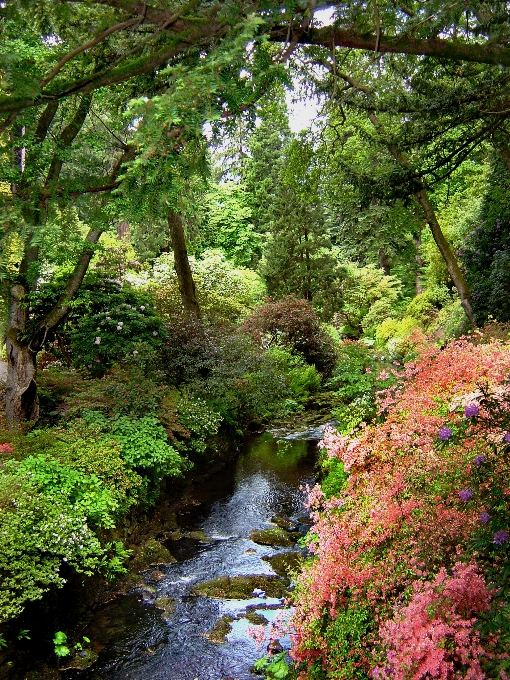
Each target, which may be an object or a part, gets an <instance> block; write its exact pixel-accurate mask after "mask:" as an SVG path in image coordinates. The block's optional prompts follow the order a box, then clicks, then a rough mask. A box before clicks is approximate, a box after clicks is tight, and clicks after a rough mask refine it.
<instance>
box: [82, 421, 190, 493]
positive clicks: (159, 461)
mask: <svg viewBox="0 0 510 680" xmlns="http://www.w3.org/2000/svg"><path fill="white" fill-rule="evenodd" d="M83 415H84V418H85V420H86V421H87V422H89V423H93V424H95V425H98V426H99V427H100V428H101V429H102V430H103V431H104V432H106V433H107V434H108V435H110V436H111V437H112V439H114V440H115V441H117V442H118V443H119V446H120V451H121V456H122V458H123V460H124V462H125V463H126V465H127V466H128V467H130V468H132V469H134V470H136V471H139V472H141V473H143V474H144V475H146V476H149V477H151V479H153V480H154V481H156V482H159V481H161V480H162V479H163V477H166V476H176V475H179V474H181V471H182V468H183V466H184V460H183V459H182V458H181V456H180V455H179V453H177V451H176V450H175V449H174V448H173V447H172V446H170V444H169V443H168V435H167V433H166V432H165V429H164V428H163V426H162V425H161V423H160V422H159V420H158V419H157V418H156V417H153V416H146V417H144V418H130V417H128V416H114V417H113V418H106V417H105V416H104V415H103V414H102V413H100V412H99V411H85V412H84V414H83Z"/></svg>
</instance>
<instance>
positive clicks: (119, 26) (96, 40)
mask: <svg viewBox="0 0 510 680" xmlns="http://www.w3.org/2000/svg"><path fill="white" fill-rule="evenodd" d="M137 22H138V19H130V20H129V21H123V22H122V23H121V24H116V25H115V26H110V28H107V29H106V31H103V32H102V33H100V34H99V35H97V36H96V37H95V38H93V39H92V40H90V41H89V42H88V43H85V44H84V45H79V46H78V47H75V48H74V50H71V51H70V52H68V53H67V54H65V55H64V56H63V57H62V59H61V60H60V61H59V62H57V64H56V65H55V66H54V67H53V69H52V70H51V71H50V73H49V74H48V75H47V76H46V78H44V80H42V81H41V88H43V87H45V86H46V85H47V84H48V83H49V82H50V81H51V80H53V78H55V76H56V75H57V74H58V73H59V71H60V70H61V69H62V68H63V67H64V66H65V65H66V64H67V62H68V61H70V60H71V59H73V58H74V57H76V56H77V55H78V54H81V53H82V52H85V51H86V50H89V49H90V48H91V47H95V46H96V45H98V44H99V43H100V42H101V41H102V40H104V39H105V38H107V37H108V36H109V35H111V34H112V33H117V32H118V31H123V30H124V29H126V28H129V27H130V26H133V25H134V24H136V23H137Z"/></svg>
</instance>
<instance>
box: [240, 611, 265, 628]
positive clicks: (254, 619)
mask: <svg viewBox="0 0 510 680" xmlns="http://www.w3.org/2000/svg"><path fill="white" fill-rule="evenodd" d="M244 618H245V619H248V621H249V622H250V623H251V624H252V625H254V626H267V624H268V623H269V621H268V620H267V619H266V617H265V616H262V614H257V612H256V611H254V610H253V609H247V610H246V612H245V614H244Z"/></svg>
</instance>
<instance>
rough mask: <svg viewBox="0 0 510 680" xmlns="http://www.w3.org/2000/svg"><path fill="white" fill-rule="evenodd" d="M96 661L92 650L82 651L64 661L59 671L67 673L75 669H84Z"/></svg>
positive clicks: (95, 655)
mask: <svg viewBox="0 0 510 680" xmlns="http://www.w3.org/2000/svg"><path fill="white" fill-rule="evenodd" d="M96 661H97V654H96V653H95V652H94V651H92V649H83V650H82V651H80V652H76V653H75V654H74V655H73V656H72V657H71V658H70V659H69V660H68V661H64V663H63V665H62V666H61V667H60V670H61V671H67V670H71V669H75V668H77V669H84V668H88V667H89V666H92V664H93V663H95V662H96Z"/></svg>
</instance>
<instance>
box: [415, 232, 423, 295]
mask: <svg viewBox="0 0 510 680" xmlns="http://www.w3.org/2000/svg"><path fill="white" fill-rule="evenodd" d="M414 245H415V246H416V257H415V259H416V263H417V265H418V267H417V269H416V278H415V291H416V295H421V294H422V293H423V274H422V269H423V265H424V262H423V258H422V256H421V255H420V248H421V238H420V237H419V236H417V237H416V238H415V239H414Z"/></svg>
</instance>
